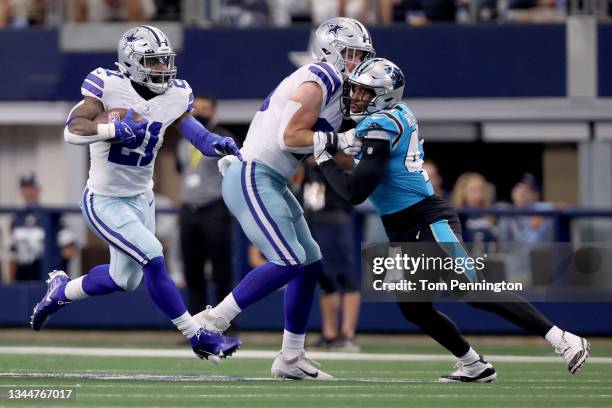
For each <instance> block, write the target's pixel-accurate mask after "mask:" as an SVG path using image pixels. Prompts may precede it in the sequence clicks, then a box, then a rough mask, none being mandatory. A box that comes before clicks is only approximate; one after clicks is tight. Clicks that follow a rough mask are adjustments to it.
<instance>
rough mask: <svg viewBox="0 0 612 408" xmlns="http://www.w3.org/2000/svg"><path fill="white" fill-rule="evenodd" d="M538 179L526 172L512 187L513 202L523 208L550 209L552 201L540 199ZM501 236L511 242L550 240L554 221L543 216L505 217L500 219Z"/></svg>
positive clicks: (517, 206) (518, 207)
mask: <svg viewBox="0 0 612 408" xmlns="http://www.w3.org/2000/svg"><path fill="white" fill-rule="evenodd" d="M540 195H541V189H540V183H539V182H538V179H537V178H536V177H535V176H534V175H533V174H531V173H525V174H523V176H522V177H521V180H520V181H519V182H518V183H517V184H516V185H515V186H514V188H513V189H512V204H513V205H514V207H515V208H517V209H523V210H550V209H553V207H554V206H553V204H552V203H546V202H541V201H540ZM499 227H500V238H501V239H502V240H504V241H510V242H526V243H538V242H550V241H551V240H552V238H553V221H552V219H550V218H547V217H542V216H517V217H504V218H503V219H502V220H500V226H499Z"/></svg>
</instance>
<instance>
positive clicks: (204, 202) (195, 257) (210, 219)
mask: <svg viewBox="0 0 612 408" xmlns="http://www.w3.org/2000/svg"><path fill="white" fill-rule="evenodd" d="M216 108H217V100H216V99H215V97H214V96H213V95H211V94H201V95H199V96H197V97H196V98H195V101H194V110H193V112H192V114H193V116H195V118H196V119H197V120H199V121H200V122H201V123H202V124H203V125H204V126H206V128H207V129H209V130H210V131H211V132H214V133H217V134H219V135H222V136H233V135H232V134H231V133H230V132H229V131H228V130H227V129H224V128H222V127H221V126H218V125H217V119H216ZM218 160H219V159H218V158H213V157H204V156H202V154H201V153H200V152H199V151H198V150H197V149H196V148H194V147H193V146H192V145H191V144H190V143H188V142H187V141H186V140H184V139H181V140H180V142H179V144H178V145H177V167H178V170H179V171H180V172H181V173H182V176H183V178H182V186H181V200H182V206H181V210H180V221H179V225H180V240H181V253H182V258H183V268H184V275H185V280H186V283H187V288H188V290H189V310H190V311H191V312H192V313H196V312H198V311H200V310H203V309H204V308H205V307H206V304H207V303H206V293H207V285H206V279H205V276H204V265H205V264H206V262H207V261H210V264H211V266H212V278H213V281H214V284H215V294H216V303H219V302H221V300H223V298H225V296H226V295H227V294H228V293H229V292H230V291H231V289H232V274H231V270H232V269H231V259H232V242H231V235H232V234H231V232H232V219H231V217H230V214H229V212H228V210H227V208H226V207H225V204H224V203H223V198H222V197H221V181H222V178H221V175H220V174H219V170H218V168H217V162H218Z"/></svg>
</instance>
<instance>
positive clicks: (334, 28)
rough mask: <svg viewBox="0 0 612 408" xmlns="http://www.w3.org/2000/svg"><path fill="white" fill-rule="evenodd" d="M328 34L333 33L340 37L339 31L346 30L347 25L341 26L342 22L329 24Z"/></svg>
mask: <svg viewBox="0 0 612 408" xmlns="http://www.w3.org/2000/svg"><path fill="white" fill-rule="evenodd" d="M327 27H329V29H328V30H327V34H333V35H334V37H336V38H338V31H340V30H346V27H343V26H341V25H340V24H328V25H327Z"/></svg>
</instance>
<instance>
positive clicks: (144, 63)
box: [115, 25, 176, 94]
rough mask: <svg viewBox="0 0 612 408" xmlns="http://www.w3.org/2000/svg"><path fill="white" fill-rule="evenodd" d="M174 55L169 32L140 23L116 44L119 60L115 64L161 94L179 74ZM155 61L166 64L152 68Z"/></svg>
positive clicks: (138, 81) (130, 76) (134, 79)
mask: <svg viewBox="0 0 612 408" xmlns="http://www.w3.org/2000/svg"><path fill="white" fill-rule="evenodd" d="M175 56H176V54H175V53H174V50H173V49H172V45H171V44H170V40H169V39H168V36H166V34H164V33H163V32H162V31H161V30H160V29H159V28H156V27H152V26H148V25H141V26H138V27H134V28H130V29H129V30H127V31H126V32H125V33H124V34H123V35H122V36H121V39H120V40H119V46H118V47H117V59H118V60H119V61H118V62H116V63H115V64H116V65H117V67H119V70H120V71H121V73H123V74H125V75H126V76H127V77H129V78H130V79H131V80H132V81H134V82H136V83H138V84H142V85H144V86H146V87H147V88H149V89H150V90H151V91H153V92H155V93H158V94H161V93H164V92H165V91H166V90H167V89H168V88H169V87H171V86H172V80H173V79H174V78H176V66H175V65H174V58H175ZM154 63H159V64H163V65H165V66H166V68H165V69H152V68H151V65H152V64H154Z"/></svg>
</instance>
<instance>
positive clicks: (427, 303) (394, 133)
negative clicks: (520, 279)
mask: <svg viewBox="0 0 612 408" xmlns="http://www.w3.org/2000/svg"><path fill="white" fill-rule="evenodd" d="M355 134H356V135H357V136H358V137H360V138H361V139H362V141H363V144H362V147H361V152H360V153H359V155H358V156H357V157H356V159H355V162H356V165H355V168H354V169H353V171H352V172H350V173H349V172H345V171H343V170H342V169H340V168H339V167H338V166H337V165H336V163H335V161H334V160H327V161H325V162H323V163H321V164H320V168H321V171H322V173H323V175H324V176H325V178H326V179H327V180H328V181H329V183H330V185H331V186H332V187H333V188H334V190H336V191H337V192H338V193H339V194H340V195H342V196H343V197H345V198H346V199H347V200H349V201H351V203H353V204H359V203H361V202H363V201H365V200H366V199H367V198H370V201H371V202H372V203H373V204H374V207H375V208H376V211H377V212H378V213H379V214H380V216H381V219H382V222H383V225H384V227H385V231H386V233H387V236H388V237H389V241H391V242H436V243H438V247H439V250H440V251H441V252H444V253H445V255H446V256H448V255H450V256H454V257H455V258H457V257H467V256H468V254H467V252H466V251H465V249H464V248H463V245H462V235H461V224H460V222H459V218H458V216H457V213H456V211H455V209H454V208H453V207H452V206H451V205H450V204H449V203H448V202H447V201H446V200H445V199H443V198H441V197H438V196H436V195H435V194H434V192H433V188H432V186H431V183H430V182H429V177H428V176H427V172H426V171H425V170H424V169H423V168H422V165H423V157H424V155H425V152H424V150H423V145H422V143H421V141H420V140H419V137H418V124H417V120H416V118H415V116H414V114H413V113H412V112H411V110H410V109H409V108H408V106H406V105H405V104H404V103H397V104H395V105H392V106H391V107H390V108H388V109H386V110H383V111H379V112H377V113H374V114H371V115H369V116H368V117H366V118H365V119H364V120H362V121H361V122H360V123H359V124H358V125H357V127H356V128H355ZM449 252H450V253H449ZM455 276H456V277H459V275H455ZM461 276H463V277H464V279H469V280H470V281H475V280H477V279H478V276H477V275H476V271H475V270H473V269H471V270H468V269H466V271H465V273H464V274H462V275H461ZM440 278H444V276H440ZM484 296H489V297H490V298H489V299H487V300H488V301H487V302H482V299H483V297H484ZM469 299H470V294H469V293H466V294H464V295H463V298H462V300H464V301H465V302H466V303H468V304H470V305H471V306H474V307H477V308H480V309H484V310H488V311H490V312H493V313H496V314H498V315H499V316H501V317H503V318H505V319H507V320H509V321H511V322H513V323H514V324H516V325H518V326H520V327H523V328H524V329H526V330H528V331H529V332H531V333H534V334H538V335H540V336H545V335H546V333H547V332H548V331H549V330H550V328H551V327H552V326H553V325H552V323H551V322H550V321H548V320H547V319H546V317H544V316H543V315H542V314H541V313H540V312H539V311H538V310H537V309H535V308H534V307H533V306H532V305H531V304H530V303H528V302H527V301H525V300H524V299H522V298H521V297H519V296H517V295H515V294H512V293H508V292H500V293H491V294H488V293H487V294H486V295H485V294H479V301H470V300H469ZM398 304H399V306H400V309H401V311H402V314H403V315H404V317H405V318H406V319H407V320H408V321H410V322H412V323H414V324H416V325H417V326H419V327H420V328H421V329H422V330H423V331H424V332H425V333H427V334H428V335H430V336H431V337H432V338H433V339H435V340H436V341H437V342H438V343H440V344H441V345H442V346H444V347H445V348H447V349H448V350H449V351H450V352H451V353H453V354H454V355H455V356H457V357H461V356H463V355H465V354H466V353H467V352H468V350H469V348H470V346H469V344H468V343H467V341H466V340H465V339H464V338H463V336H462V335H461V333H460V332H459V330H458V329H457V327H456V326H455V324H454V323H453V322H452V321H451V320H450V319H449V318H448V317H446V316H445V315H444V314H442V313H440V312H439V311H437V310H436V309H435V308H434V307H433V302H432V301H431V300H429V299H425V300H422V299H420V298H419V300H418V301H411V302H403V301H399V300H398Z"/></svg>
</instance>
